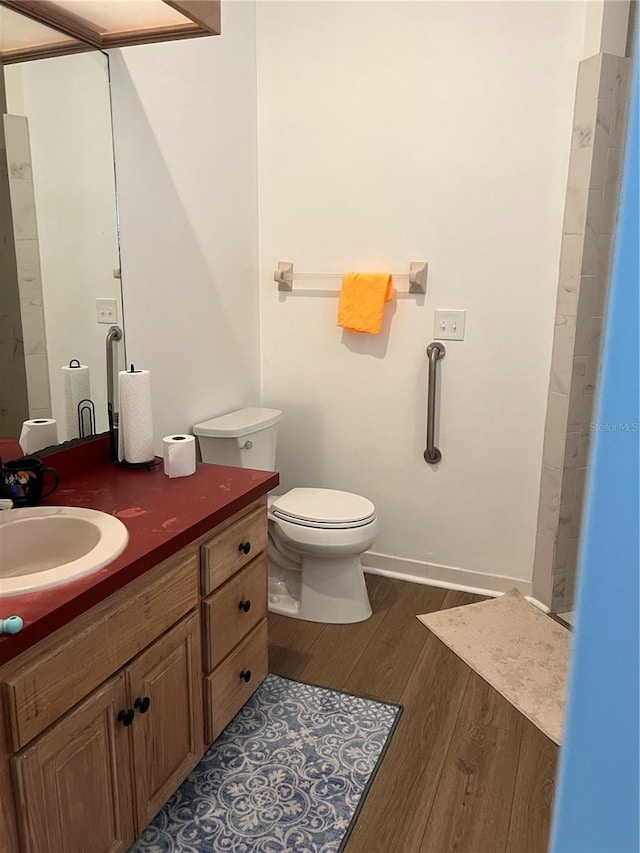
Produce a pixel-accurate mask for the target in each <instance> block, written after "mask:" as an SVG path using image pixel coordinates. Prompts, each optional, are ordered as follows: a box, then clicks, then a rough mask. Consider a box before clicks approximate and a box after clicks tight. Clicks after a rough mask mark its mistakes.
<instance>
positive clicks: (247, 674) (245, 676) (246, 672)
mask: <svg viewBox="0 0 640 853" xmlns="http://www.w3.org/2000/svg"><path fill="white" fill-rule="evenodd" d="M240 678H241V679H242V681H244V683H245V684H247V683H248V682H249V681H251V670H250V669H243V670H242V672H241V673H240Z"/></svg>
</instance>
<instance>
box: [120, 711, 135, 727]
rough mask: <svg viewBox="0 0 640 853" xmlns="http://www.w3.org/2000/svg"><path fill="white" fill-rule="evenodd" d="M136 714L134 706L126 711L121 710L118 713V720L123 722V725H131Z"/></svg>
mask: <svg viewBox="0 0 640 853" xmlns="http://www.w3.org/2000/svg"><path fill="white" fill-rule="evenodd" d="M135 715H136V712H135V711H134V710H133V708H128V709H127V710H126V711H120V713H119V714H118V722H119V723H122V725H123V726H130V725H131V723H132V722H133V718H134V717H135Z"/></svg>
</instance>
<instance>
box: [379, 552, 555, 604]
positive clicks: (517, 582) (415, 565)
mask: <svg viewBox="0 0 640 853" xmlns="http://www.w3.org/2000/svg"><path fill="white" fill-rule="evenodd" d="M362 568H363V569H364V571H365V572H368V573H369V574H372V575H384V576H385V577H389V578H397V579H398V580H403V581H410V582H411V583H421V584H425V585H426V586H436V587H440V588H441V589H457V590H460V591H461V592H471V593H474V594H476V595H487V596H490V597H496V596H498V595H502V594H503V593H505V592H509V590H510V589H514V588H515V589H517V590H518V591H519V592H521V593H522V594H523V595H524V596H525V597H526V598H527V599H528V600H530V601H531V603H532V604H535V605H536V607H540V609H541V610H544V609H545V607H544V605H543V604H541V603H540V602H538V601H536V600H535V599H532V598H531V597H530V596H531V581H530V580H529V581H527V580H523V579H522V578H510V577H505V576H503V575H490V574H484V573H482V572H470V571H468V570H467V569H457V568H453V567H452V566H440V565H438V564H437V563H421V562H419V561H418V560H407V559H405V558H403V557H390V556H389V555H388V554H375V553H373V552H372V551H367V552H366V554H363V556H362ZM546 612H549V611H548V608H547V609H546Z"/></svg>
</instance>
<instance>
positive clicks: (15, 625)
mask: <svg viewBox="0 0 640 853" xmlns="http://www.w3.org/2000/svg"><path fill="white" fill-rule="evenodd" d="M23 625H24V622H23V621H22V619H21V618H20V617H19V616H9V618H8V619H0V634H17V633H18V631H22V626H23Z"/></svg>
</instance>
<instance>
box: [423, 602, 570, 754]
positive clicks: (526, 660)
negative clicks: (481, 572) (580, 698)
mask: <svg viewBox="0 0 640 853" xmlns="http://www.w3.org/2000/svg"><path fill="white" fill-rule="evenodd" d="M418 619H419V620H420V621H421V622H422V623H424V624H425V625H426V626H427V628H429V630H430V631H433V633H434V634H435V635H436V636H437V637H439V638H440V639H441V640H442V642H443V643H446V644H447V645H448V646H449V648H451V649H452V650H453V651H454V652H455V653H456V654H457V655H459V656H460V657H461V658H462V659H463V660H464V661H465V662H466V663H468V664H469V666H470V667H471V668H472V669H474V670H475V671H476V672H477V673H478V675H480V676H481V677H482V678H484V680H485V681H488V682H489V684H491V686H492V687H495V689H496V690H498V691H499V692H500V693H501V694H502V695H503V696H504V697H505V698H506V699H508V700H509V702H511V704H512V705H515V707H516V708H517V709H518V710H519V711H521V712H522V713H523V714H524V715H525V716H526V717H528V718H529V719H530V720H531V722H532V723H535V725H536V726H538V728H539V729H541V730H542V731H543V732H544V733H545V734H546V735H547V737H549V738H551V740H553V741H555V743H558V744H559V743H560V741H561V737H562V720H563V716H564V704H565V695H566V682H567V672H568V667H569V641H570V638H571V632H570V631H569V630H568V629H567V628H564V627H563V626H562V625H560V624H558V623H557V622H555V621H554V620H553V619H551V618H550V617H549V616H547V615H545V614H544V613H542V612H541V611H540V610H538V609H537V608H536V607H534V606H533V605H532V604H529V602H528V601H527V600H526V599H525V598H524V597H523V596H522V595H521V594H520V593H519V592H518V591H517V590H515V589H513V590H511V592H507V593H506V594H505V595H501V596H500V597H499V598H492V599H490V600H489V601H481V602H480V603H479V604H467V605H465V606H463V607H453V608H451V609H450V610H439V611H438V612H436V613H425V614H424V615H423V616H418Z"/></svg>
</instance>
